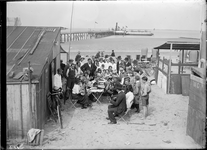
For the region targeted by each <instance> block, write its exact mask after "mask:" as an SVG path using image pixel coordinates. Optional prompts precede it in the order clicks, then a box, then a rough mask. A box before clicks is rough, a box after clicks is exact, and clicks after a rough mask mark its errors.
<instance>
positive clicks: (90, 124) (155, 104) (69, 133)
mask: <svg viewBox="0 0 207 150" xmlns="http://www.w3.org/2000/svg"><path fill="white" fill-rule="evenodd" d="M101 102H102V104H97V103H93V106H92V108H87V109H81V108H80V107H78V105H77V108H76V109H73V108H70V105H71V104H70V103H69V102H68V101H67V104H66V105H65V106H64V108H65V109H64V111H63V112H62V114H63V129H61V130H60V129H59V127H58V124H54V123H53V122H48V124H47V125H46V126H45V128H46V130H47V131H46V133H45V136H44V142H43V146H38V147H33V148H39V149H45V148H47V149H48V148H50V149H53V148H56V149H57V148H58V149H60V148H61V149H64V148H69V149H71V148H72V149H73V148H75V149H77V148H78V149H84V148H92V149H94V148H101V149H102V148H136V149H139V148H173V149H174V148H176V149H177V148H190V149H191V148H200V146H199V145H197V144H196V143H195V142H194V141H193V139H192V138H191V137H189V136H187V135H186V122H187V110H188V97H187V96H182V95H172V94H164V92H163V91H162V89H160V88H159V87H158V86H157V85H153V86H152V92H151V94H150V103H149V117H148V119H147V120H145V121H142V120H141V119H140V118H141V115H140V114H137V113H135V112H134V111H135V110H131V111H130V113H129V115H127V116H126V117H125V119H126V120H127V121H128V122H129V123H128V124H127V123H126V122H124V121H122V120H120V121H118V124H115V125H109V124H108V122H109V121H108V120H106V117H107V108H108V105H109V103H108V100H107V99H106V97H103V98H102V99H101ZM141 113H142V112H141ZM52 125H53V126H52ZM51 126H52V127H53V128H54V127H56V128H57V129H56V130H53V131H51V130H50V128H51ZM49 130H50V132H49ZM28 148H30V147H28Z"/></svg>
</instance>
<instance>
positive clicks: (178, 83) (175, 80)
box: [170, 74, 190, 96]
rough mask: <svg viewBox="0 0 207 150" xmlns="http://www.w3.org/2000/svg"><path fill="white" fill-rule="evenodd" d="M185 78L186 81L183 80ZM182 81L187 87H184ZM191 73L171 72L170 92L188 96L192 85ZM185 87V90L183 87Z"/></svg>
mask: <svg viewBox="0 0 207 150" xmlns="http://www.w3.org/2000/svg"><path fill="white" fill-rule="evenodd" d="M183 80H184V81H183ZM182 82H183V83H184V84H185V87H182ZM189 83H190V75H189V74H171V80H170V94H182V93H183V95H184V96H188V95H189V94H188V93H189V87H190V84H189ZM183 88H184V90H185V91H183V90H182V89H183Z"/></svg>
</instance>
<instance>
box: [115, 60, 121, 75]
mask: <svg viewBox="0 0 207 150" xmlns="http://www.w3.org/2000/svg"><path fill="white" fill-rule="evenodd" d="M120 63H121V62H117V63H116V70H117V73H119V64H120Z"/></svg>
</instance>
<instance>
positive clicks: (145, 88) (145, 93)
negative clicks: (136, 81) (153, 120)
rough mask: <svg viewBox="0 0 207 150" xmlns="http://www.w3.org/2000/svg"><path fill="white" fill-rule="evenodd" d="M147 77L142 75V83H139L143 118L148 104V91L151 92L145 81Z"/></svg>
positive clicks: (145, 115) (146, 112) (146, 113)
mask: <svg viewBox="0 0 207 150" xmlns="http://www.w3.org/2000/svg"><path fill="white" fill-rule="evenodd" d="M147 80H148V79H147V77H146V76H144V77H142V85H141V100H142V106H143V111H144V118H143V119H146V117H147V115H148V105H149V93H150V92H151V87H150V84H149V83H148V82H147Z"/></svg>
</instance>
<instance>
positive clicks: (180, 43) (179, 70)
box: [154, 38, 200, 95]
mask: <svg viewBox="0 0 207 150" xmlns="http://www.w3.org/2000/svg"><path fill="white" fill-rule="evenodd" d="M154 49H157V50H158V54H159V53H160V52H159V51H160V50H169V56H170V58H169V59H166V58H160V57H159V58H158V64H157V67H156V75H155V78H156V82H157V84H158V86H159V87H161V88H162V89H163V90H164V92H165V93H170V94H183V95H189V83H190V73H191V72H190V68H191V67H196V66H198V62H185V60H184V54H185V51H189V50H191V51H199V50H200V41H199V39H184V38H179V39H176V40H175V39H174V40H172V41H167V42H166V43H164V44H162V45H160V46H158V47H155V48H154ZM173 50H179V51H180V53H181V61H179V62H178V63H175V62H172V59H171V55H172V53H173ZM185 68H187V69H185ZM186 70H189V72H187V71H186Z"/></svg>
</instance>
